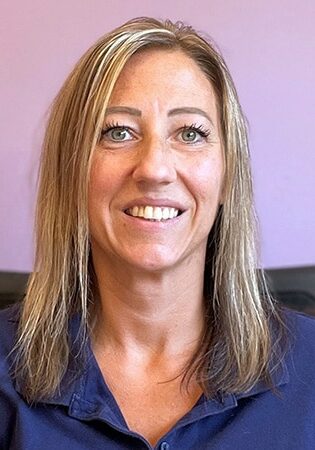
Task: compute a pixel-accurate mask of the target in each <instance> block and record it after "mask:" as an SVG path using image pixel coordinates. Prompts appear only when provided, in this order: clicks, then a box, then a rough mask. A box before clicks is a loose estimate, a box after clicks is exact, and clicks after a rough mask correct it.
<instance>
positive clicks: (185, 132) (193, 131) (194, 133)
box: [180, 125, 210, 144]
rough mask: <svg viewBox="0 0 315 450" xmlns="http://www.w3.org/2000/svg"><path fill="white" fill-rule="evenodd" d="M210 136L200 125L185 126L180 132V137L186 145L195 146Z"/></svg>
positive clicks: (208, 131)
mask: <svg viewBox="0 0 315 450" xmlns="http://www.w3.org/2000/svg"><path fill="white" fill-rule="evenodd" d="M209 135H210V130H207V129H205V128H204V127H203V126H202V125H200V126H196V125H189V126H188V125H185V126H184V127H183V128H182V129H181V131H180V137H181V139H182V141H183V142H185V143H187V144H197V143H200V142H202V141H204V140H205V139H207V137H208V136H209Z"/></svg>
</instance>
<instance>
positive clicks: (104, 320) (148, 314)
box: [93, 255, 204, 360]
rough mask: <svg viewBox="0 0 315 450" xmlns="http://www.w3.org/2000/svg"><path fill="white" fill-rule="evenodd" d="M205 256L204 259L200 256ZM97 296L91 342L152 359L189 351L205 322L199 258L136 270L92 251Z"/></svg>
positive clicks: (201, 269) (198, 338) (179, 354)
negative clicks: (183, 265) (160, 269)
mask: <svg viewBox="0 0 315 450" xmlns="http://www.w3.org/2000/svg"><path fill="white" fill-rule="evenodd" d="M203 261H204V259H203ZM93 263H94V269H95V273H96V278H97V284H98V297H99V301H98V302H97V304H96V309H95V326H94V332H93V340H94V346H96V347H98V348H99V349H100V348H103V349H106V348H107V349H108V348H109V347H110V348H111V349H115V350H116V351H118V352H119V353H121V354H125V355H126V356H127V355H129V356H132V358H133V359H134V358H137V359H138V358H141V359H147V360H152V358H153V359H154V358H165V357H170V356H177V357H180V356H181V355H182V356H183V358H184V359H186V357H187V355H190V356H191V355H192V353H193V352H194V351H195V350H196V348H197V346H198V344H199V342H200V339H201V335H202V332H203V328H204V302H203V276H204V264H202V263H200V264H199V263H198V262H197V263H196V261H194V262H193V264H192V267H194V268H195V271H193V270H190V268H189V267H188V266H190V264H188V266H187V269H188V270H183V269H182V268H178V269H176V268H172V270H171V271H163V273H161V272H158V273H157V272H154V273H148V272H142V273H141V272H139V271H137V272H135V271H134V270H133V269H129V268H128V267H126V266H125V265H124V266H122V265H121V264H117V265H115V264H113V263H112V262H111V263H110V264H107V263H104V260H102V261H100V260H98V258H97V257H94V255H93Z"/></svg>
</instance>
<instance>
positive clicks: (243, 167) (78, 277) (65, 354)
mask: <svg viewBox="0 0 315 450" xmlns="http://www.w3.org/2000/svg"><path fill="white" fill-rule="evenodd" d="M147 48H157V49H168V50H172V49H173V50H180V51H182V52H184V53H185V54H186V55H188V56H189V57H190V58H192V59H193V60H194V61H195V62H196V63H197V64H198V66H199V67H200V69H201V70H202V71H203V72H204V73H205V75H206V76H207V78H208V79H209V81H210V82H211V84H212V86H213V88H214V90H215V93H216V100H217V107H218V110H219V116H220V126H221V130H222V137H223V143H224V158H225V200H224V204H223V205H222V206H221V207H220V210H219V213H218V216H217V218H216V221H215V224H214V226H213V228H212V230H211V232H210V235H209V239H208V248H207V255H206V261H205V276H204V280H205V281H204V296H205V302H206V317H205V331H204V335H203V338H202V340H201V342H200V345H199V347H198V349H197V351H196V353H195V355H193V358H192V359H191V361H190V362H189V364H188V365H187V367H186V368H185V372H184V376H183V380H184V379H186V380H187V383H188V380H189V379H190V378H191V377H192V376H195V377H196V378H197V380H198V381H199V383H200V384H201V385H202V387H203V389H204V392H205V393H206V394H207V395H208V396H209V397H211V396H215V395H216V394H217V393H218V392H223V393H235V392H241V391H244V390H245V391H246V390H248V389H250V388H251V387H252V386H253V385H254V384H255V383H256V382H257V381H258V380H260V379H262V378H263V379H265V380H268V379H270V373H271V371H272V370H273V367H271V366H270V362H271V361H272V359H273V354H274V352H275V351H276V348H278V346H277V342H274V341H273V340H272V337H271V332H272V330H271V326H273V327H277V328H278V329H279V330H280V329H281V318H280V315H279V313H278V311H277V309H276V307H275V306H274V304H273V302H272V299H271V297H270V295H269V293H268V289H267V286H266V283H265V280H264V276H263V273H262V272H258V271H257V267H258V258H257V239H256V219H255V213H254V209H253V194H252V180H251V174H250V164H249V152H248V144H247V131H246V124H245V120H244V116H243V114H242V110H241V107H240V104H239V101H238V97H237V93H236V91H235V87H234V84H233V81H232V79H231V76H230V74H229V71H228V69H227V67H226V64H225V62H224V60H223V58H222V56H221V55H220V53H219V51H218V50H217V49H216V48H215V46H214V45H213V44H212V43H210V42H209V41H208V40H207V39H205V38H204V37H202V36H201V35H200V34H198V33H196V32H195V31H194V30H193V29H192V28H191V27H190V26H186V25H184V24H182V23H175V24H174V23H172V22H170V21H168V20H167V21H165V22H162V21H158V20H156V19H151V18H139V19H134V20H131V21H129V22H127V23H126V24H124V25H122V26H121V27H119V28H117V29H115V30H114V31H112V32H111V33H109V34H107V35H105V36H104V37H103V38H101V39H100V40H99V41H98V42H97V43H96V44H95V45H94V46H93V47H92V48H90V49H89V50H88V51H87V52H86V53H85V54H84V55H83V56H82V58H81V59H80V61H79V62H78V64H77V65H76V66H75V68H74V69H73V71H72V73H71V74H70V75H69V77H68V78H67V80H66V81H65V83H64V85H63V87H62V88H61V90H60V92H59V94H58V95H57V97H56V99H55V101H54V102H53V104H52V107H51V112H50V118H49V121H48V125H47V129H46V134H45V138H44V142H43V148H42V156H41V164H40V176H39V189H38V200H37V210H36V255H35V265H34V271H33V273H32V275H31V276H30V279H29V283H28V288H27V293H26V297H25V300H24V302H23V305H22V310H21V316H20V321H19V330H18V339H17V343H16V346H15V349H14V350H15V355H16V359H15V371H14V376H15V377H16V378H17V381H18V382H19V385H20V386H21V390H22V392H23V394H24V397H25V398H26V400H27V401H28V402H36V401H39V400H42V399H45V398H49V397H51V396H52V395H54V394H55V393H56V392H58V390H59V387H60V383H61V380H62V378H63V376H64V375H65V372H66V370H67V366H68V362H69V358H70V346H71V343H70V338H69V334H68V328H69V321H70V320H71V318H72V317H73V315H74V314H75V313H79V314H80V317H81V326H80V333H79V335H78V337H77V339H78V340H79V341H80V342H81V344H82V346H81V347H82V348H83V347H84V341H85V339H86V336H87V335H88V333H89V327H88V324H89V307H88V306H89V302H90V301H93V299H92V289H91V286H92V284H93V283H95V280H94V277H93V267H92V264H91V261H90V245H89V224H88V217H87V210H88V208H87V190H88V182H89V172H90V164H91V157H92V154H93V150H94V148H95V146H96V144H97V141H98V138H99V135H100V131H101V127H102V122H103V119H104V114H105V110H106V107H107V105H108V102H109V99H110V97H111V93H112V91H113V88H114V85H115V82H116V81H117V79H118V76H119V74H120V73H121V71H122V70H123V68H124V66H125V64H126V62H127V61H128V60H129V59H130V58H131V57H132V55H133V54H135V53H136V52H139V51H141V50H144V49H147ZM278 335H279V336H280V334H278ZM81 356H82V355H81ZM82 358H83V356H82Z"/></svg>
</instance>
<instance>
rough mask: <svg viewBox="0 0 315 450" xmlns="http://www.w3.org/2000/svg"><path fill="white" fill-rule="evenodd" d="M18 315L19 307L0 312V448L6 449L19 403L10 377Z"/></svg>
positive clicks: (15, 306)
mask: <svg viewBox="0 0 315 450" xmlns="http://www.w3.org/2000/svg"><path fill="white" fill-rule="evenodd" d="M19 315H20V305H14V306H12V307H9V308H6V309H4V310H1V311H0V410H1V417H2V419H1V421H0V448H7V439H9V436H10V427H11V426H12V424H13V423H14V417H15V415H16V405H17V404H18V403H19V402H20V401H21V400H20V397H19V395H18V393H17V391H16V390H15V387H14V382H13V379H12V377H11V369H12V367H13V357H12V350H13V347H14V344H15V342H16V334H17V328H18V322H19Z"/></svg>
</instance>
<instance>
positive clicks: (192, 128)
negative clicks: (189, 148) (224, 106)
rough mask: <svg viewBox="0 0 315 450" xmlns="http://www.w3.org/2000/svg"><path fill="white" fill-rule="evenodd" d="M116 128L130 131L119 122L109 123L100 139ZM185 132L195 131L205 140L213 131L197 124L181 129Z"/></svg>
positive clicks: (102, 131)
mask: <svg viewBox="0 0 315 450" xmlns="http://www.w3.org/2000/svg"><path fill="white" fill-rule="evenodd" d="M115 128H121V129H129V127H128V126H127V125H124V124H119V123H118V122H108V123H106V124H105V125H104V128H103V129H102V130H101V136H100V138H102V137H103V136H104V135H105V134H106V133H108V132H109V131H111V130H114V129H115ZM183 131H195V132H196V133H198V134H200V136H201V137H203V138H205V139H206V138H208V137H209V136H210V134H211V131H210V130H209V129H208V128H205V127H204V126H203V125H197V124H196V123H192V124H190V125H184V126H183V127H182V128H180V130H179V132H183Z"/></svg>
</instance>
